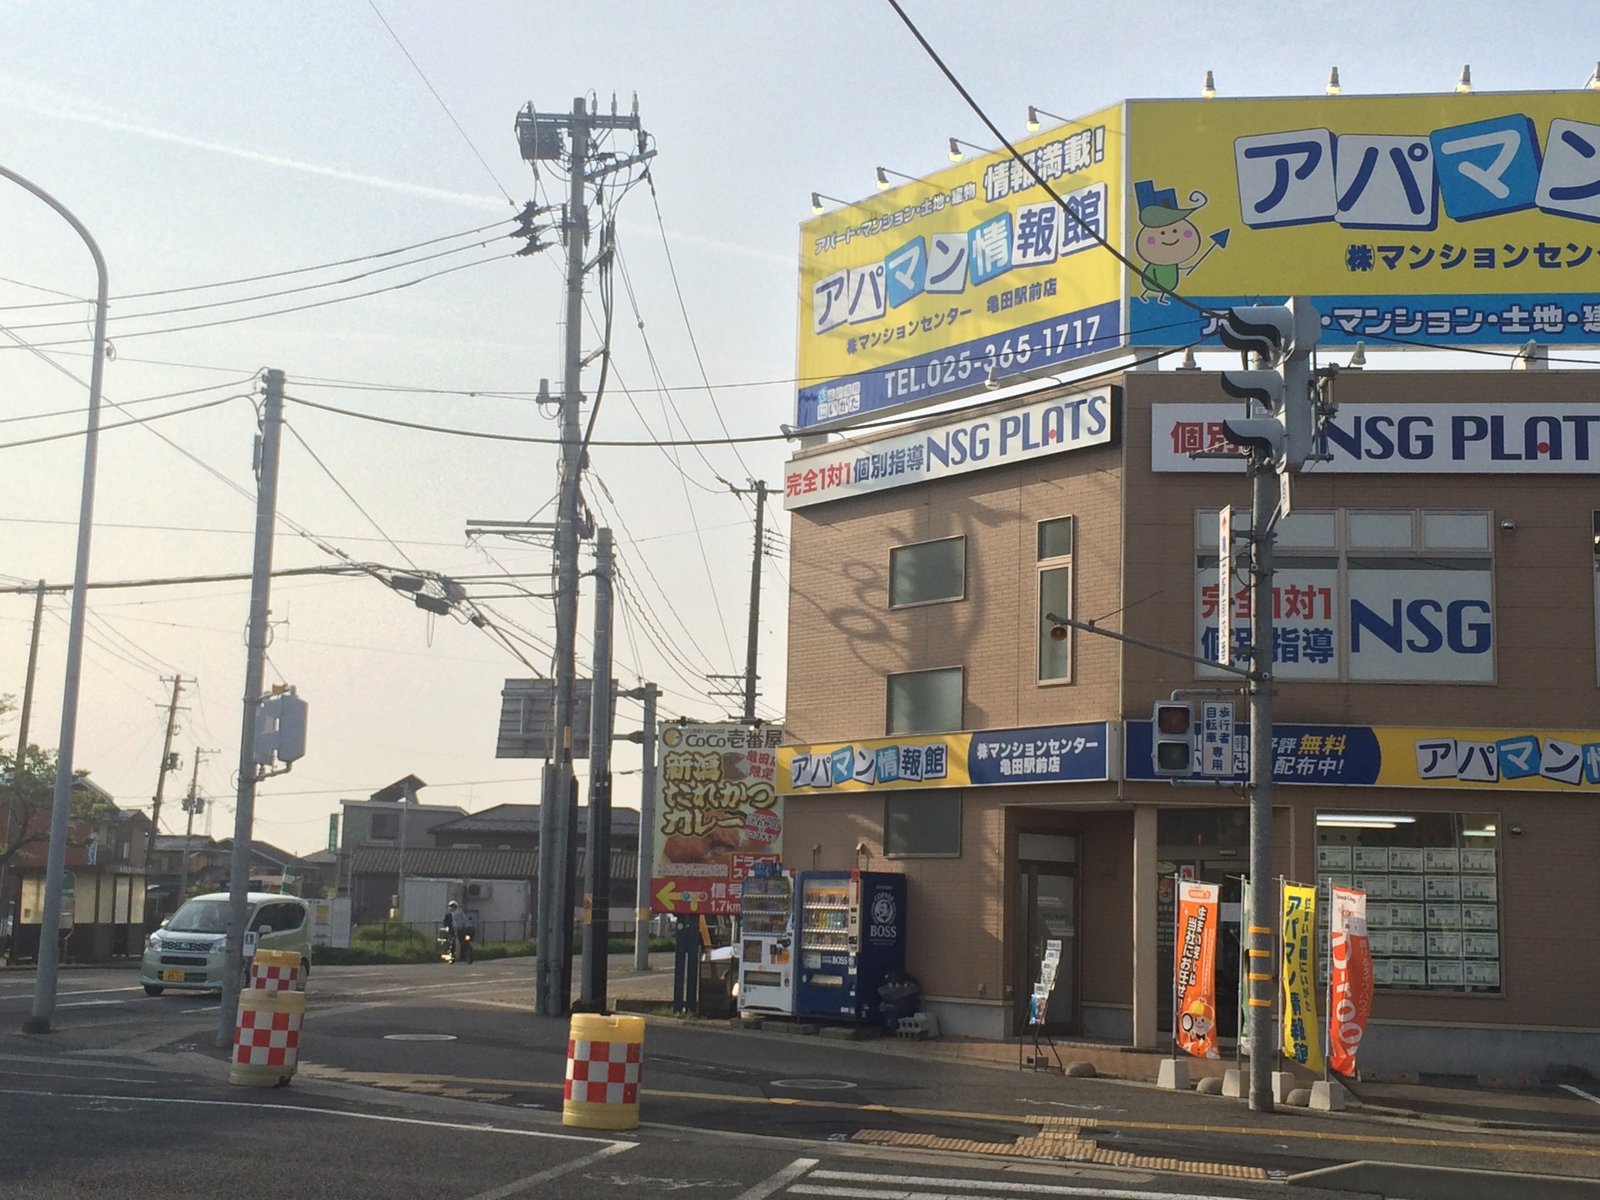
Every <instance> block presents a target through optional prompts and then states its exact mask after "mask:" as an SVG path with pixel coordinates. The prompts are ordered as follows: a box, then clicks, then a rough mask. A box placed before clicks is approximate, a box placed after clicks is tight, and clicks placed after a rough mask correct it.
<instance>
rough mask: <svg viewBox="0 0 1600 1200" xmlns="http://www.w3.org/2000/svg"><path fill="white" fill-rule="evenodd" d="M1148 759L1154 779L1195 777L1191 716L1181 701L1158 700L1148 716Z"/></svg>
mask: <svg viewBox="0 0 1600 1200" xmlns="http://www.w3.org/2000/svg"><path fill="white" fill-rule="evenodd" d="M1150 726H1151V731H1152V738H1153V741H1152V745H1151V758H1152V759H1153V761H1154V764H1155V772H1156V774H1157V775H1163V776H1187V775H1193V774H1194V768H1195V754H1194V713H1193V711H1192V710H1191V709H1190V708H1189V706H1188V704H1186V703H1185V702H1184V701H1182V700H1157V701H1156V707H1155V712H1154V713H1153V714H1152V715H1151V718H1150Z"/></svg>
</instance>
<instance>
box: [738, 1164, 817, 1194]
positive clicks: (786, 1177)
mask: <svg viewBox="0 0 1600 1200" xmlns="http://www.w3.org/2000/svg"><path fill="white" fill-rule="evenodd" d="M817 1161H818V1160H817V1159H814V1158H797V1159H795V1160H794V1161H793V1162H792V1163H790V1164H789V1165H788V1166H787V1167H784V1168H783V1169H782V1170H781V1171H778V1172H777V1173H776V1174H773V1175H768V1176H767V1177H766V1178H765V1179H763V1180H762V1181H761V1182H760V1183H757V1184H754V1185H752V1186H751V1187H747V1188H746V1189H745V1190H744V1191H742V1192H740V1193H739V1194H738V1195H737V1196H735V1197H734V1198H733V1200H766V1198H767V1197H768V1196H770V1195H772V1193H773V1192H776V1191H777V1190H778V1189H779V1188H782V1187H787V1186H788V1185H789V1184H791V1183H793V1182H794V1181H795V1180H796V1179H799V1178H800V1176H802V1175H804V1174H805V1173H806V1172H807V1171H809V1170H811V1168H812V1167H814V1166H816V1165H817Z"/></svg>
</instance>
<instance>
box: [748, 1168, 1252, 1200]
mask: <svg viewBox="0 0 1600 1200" xmlns="http://www.w3.org/2000/svg"><path fill="white" fill-rule="evenodd" d="M807 1179H808V1180H810V1179H826V1180H832V1181H837V1182H839V1183H857V1184H871V1185H874V1186H873V1187H871V1188H866V1187H813V1186H812V1185H811V1184H810V1183H800V1184H796V1185H795V1186H794V1187H792V1188H790V1189H789V1192H790V1194H792V1195H807V1196H848V1197H857V1198H861V1200H865V1198H867V1197H872V1198H875V1200H911V1198H912V1197H915V1200H972V1195H973V1193H974V1192H976V1193H980V1194H982V1193H986V1192H987V1193H1003V1194H1005V1195H1007V1196H1084V1197H1094V1200H1221V1198H1220V1197H1217V1196H1216V1195H1214V1194H1203V1193H1198V1192H1147V1191H1128V1190H1116V1189H1110V1188H1104V1187H1101V1186H1099V1185H1097V1184H1085V1185H1084V1186H1083V1187H1063V1186H1061V1185H1059V1184H1053V1183H1023V1182H1021V1181H1019V1180H1014V1179H1012V1180H998V1179H951V1178H949V1177H947V1176H946V1177H940V1176H927V1175H868V1174H864V1173H861V1172H856V1171H813V1172H812V1173H811V1174H810V1175H809V1176H807ZM922 1186H932V1187H937V1188H942V1189H945V1190H942V1191H937V1192H923V1191H915V1190H912V1189H914V1188H917V1187H922ZM884 1188H887V1189H889V1190H880V1189H884ZM951 1188H961V1189H963V1190H961V1191H950V1190H949V1189H951ZM739 1200H744V1198H743V1197H740V1198H739Z"/></svg>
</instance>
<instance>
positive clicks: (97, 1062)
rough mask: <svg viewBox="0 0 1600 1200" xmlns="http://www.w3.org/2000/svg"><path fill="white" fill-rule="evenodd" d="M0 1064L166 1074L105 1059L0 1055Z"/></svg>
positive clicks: (87, 1052) (88, 1052)
mask: <svg viewBox="0 0 1600 1200" xmlns="http://www.w3.org/2000/svg"><path fill="white" fill-rule="evenodd" d="M63 1053H65V1054H71V1055H93V1054H104V1053H106V1051H104V1050H66V1051H63ZM0 1062H18V1063H42V1064H45V1065H47V1066H54V1067H80V1066H82V1067H115V1068H116V1069H117V1070H119V1071H148V1072H149V1073H150V1074H152V1075H165V1074H167V1073H168V1072H167V1071H165V1070H164V1069H163V1068H161V1067H139V1066H135V1065H134V1064H133V1063H129V1062H122V1061H120V1060H118V1061H116V1062H110V1061H107V1060H105V1059H94V1058H89V1057H74V1058H32V1057H30V1056H28V1055H26V1054H0Z"/></svg>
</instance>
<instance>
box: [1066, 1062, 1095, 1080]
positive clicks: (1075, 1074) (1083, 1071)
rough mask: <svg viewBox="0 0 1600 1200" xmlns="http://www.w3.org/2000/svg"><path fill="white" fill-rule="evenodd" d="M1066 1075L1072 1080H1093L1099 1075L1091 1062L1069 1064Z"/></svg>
mask: <svg viewBox="0 0 1600 1200" xmlns="http://www.w3.org/2000/svg"><path fill="white" fill-rule="evenodd" d="M1066 1074H1067V1076H1068V1077H1069V1078H1072V1079H1093V1078H1094V1077H1095V1076H1096V1075H1098V1074H1099V1072H1098V1071H1096V1070H1095V1069H1094V1064H1093V1063H1092V1062H1069V1063H1068V1064H1067V1069H1066Z"/></svg>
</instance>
